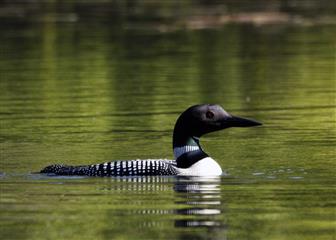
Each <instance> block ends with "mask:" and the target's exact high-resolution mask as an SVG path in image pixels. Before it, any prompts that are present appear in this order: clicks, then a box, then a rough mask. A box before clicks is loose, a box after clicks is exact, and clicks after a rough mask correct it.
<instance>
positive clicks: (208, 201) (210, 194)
mask: <svg viewBox="0 0 336 240" xmlns="http://www.w3.org/2000/svg"><path fill="white" fill-rule="evenodd" d="M220 181H221V178H220V177H215V178H200V177H178V178H177V179H176V182H175V184H174V190H175V191H176V193H177V198H178V199H180V200H179V201H177V202H176V204H178V205H182V206H185V205H187V206H188V207H183V208H181V209H180V208H179V209H177V210H176V213H177V214H178V215H192V216H194V217H193V218H192V219H190V218H187V219H179V220H176V221H175V226H176V227H219V226H222V225H223V224H221V222H220V221H219V220H218V219H216V216H217V215H220V214H221V213H222V212H221V210H220V209H221V206H223V204H222V202H221V195H220Z"/></svg>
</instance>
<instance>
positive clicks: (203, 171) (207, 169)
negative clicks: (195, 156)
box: [176, 157, 223, 176]
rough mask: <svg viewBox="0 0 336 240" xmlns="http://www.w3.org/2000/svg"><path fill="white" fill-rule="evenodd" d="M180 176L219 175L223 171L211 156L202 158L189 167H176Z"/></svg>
mask: <svg viewBox="0 0 336 240" xmlns="http://www.w3.org/2000/svg"><path fill="white" fill-rule="evenodd" d="M176 170H177V175H181V176H219V175H222V173H223V171H222V169H221V167H220V166H219V164H218V163H217V162H216V161H215V160H213V159H212V158H211V157H206V158H203V159H202V160H199V161H198V162H196V163H195V164H193V165H192V166H191V167H189V168H176Z"/></svg>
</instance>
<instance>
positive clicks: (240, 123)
mask: <svg viewBox="0 0 336 240" xmlns="http://www.w3.org/2000/svg"><path fill="white" fill-rule="evenodd" d="M223 124H224V125H228V126H229V127H254V126H260V125H262V123H260V122H257V121H255V120H253V119H248V118H242V117H237V116H232V115H231V117H229V118H226V119H224V120H223Z"/></svg>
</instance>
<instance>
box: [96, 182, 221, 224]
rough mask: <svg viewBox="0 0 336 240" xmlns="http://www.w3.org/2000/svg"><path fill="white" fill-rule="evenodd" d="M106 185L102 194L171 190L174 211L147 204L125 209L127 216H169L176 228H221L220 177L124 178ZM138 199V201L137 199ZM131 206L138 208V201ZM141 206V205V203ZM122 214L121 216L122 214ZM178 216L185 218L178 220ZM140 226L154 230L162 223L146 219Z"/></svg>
mask: <svg viewBox="0 0 336 240" xmlns="http://www.w3.org/2000/svg"><path fill="white" fill-rule="evenodd" d="M105 182H108V183H109V184H108V185H106V186H104V187H103V188H101V190H102V192H106V193H109V192H112V193H125V192H127V191H130V192H131V193H132V194H134V195H137V194H139V193H141V192H145V193H151V192H155V193H156V194H160V192H167V191H170V190H171V188H173V189H174V191H175V192H176V195H175V196H174V199H175V200H174V202H175V205H174V206H175V208H173V209H166V210H164V209H160V208H159V209H155V208H153V206H151V205H149V206H148V207H149V208H141V209H139V208H135V209H134V210H126V212H125V213H126V214H132V215H133V214H134V215H172V216H174V218H175V220H174V222H175V224H174V225H175V227H208V228H211V227H223V226H224V224H222V223H221V221H220V220H219V219H217V218H216V216H217V215H220V214H221V213H222V211H221V207H223V204H222V202H221V196H220V189H221V188H220V183H221V178H220V177H213V178H209V177H207V178H204V177H161V176H160V177H155V176H146V177H125V178H113V179H112V180H111V179H109V178H108V179H106V180H105ZM138 200H140V199H138ZM133 203H134V204H133V206H134V207H136V206H139V204H140V203H141V201H139V202H138V204H137V199H133ZM140 205H141V204H140ZM125 213H124V214H125ZM180 216H188V218H183V217H182V218H181V217H180ZM139 224H140V225H141V226H146V227H157V226H158V225H160V224H162V223H160V222H158V221H156V220H151V219H148V220H146V221H140V222H139Z"/></svg>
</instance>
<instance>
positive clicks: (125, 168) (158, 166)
mask: <svg viewBox="0 0 336 240" xmlns="http://www.w3.org/2000/svg"><path fill="white" fill-rule="evenodd" d="M257 125H261V123H259V122H257V121H254V120H250V119H245V118H240V117H236V116H232V115H231V114H229V113H227V112H226V111H225V110H224V109H223V108H222V107H221V106H219V105H211V104H201V105H194V106H191V107H189V108H188V109H187V110H185V111H184V112H183V113H182V114H181V115H180V117H179V118H178V119H177V121H176V124H175V127H174V133H173V149H174V156H175V159H176V160H164V159H147V160H125V161H113V162H105V163H100V164H93V165H84V166H67V165H50V166H48V167H46V168H44V169H42V170H41V171H40V173H47V174H55V175H84V176H148V175H183V176H219V175H221V174H222V169H221V167H220V166H219V164H218V163H217V162H216V161H215V160H213V159H212V158H211V157H209V156H208V155H207V154H206V153H205V152H204V151H203V150H202V148H201V146H200V142H199V138H200V137H201V136H203V135H204V134H207V133H210V132H214V131H218V130H222V129H225V128H230V127H252V126H257Z"/></svg>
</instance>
